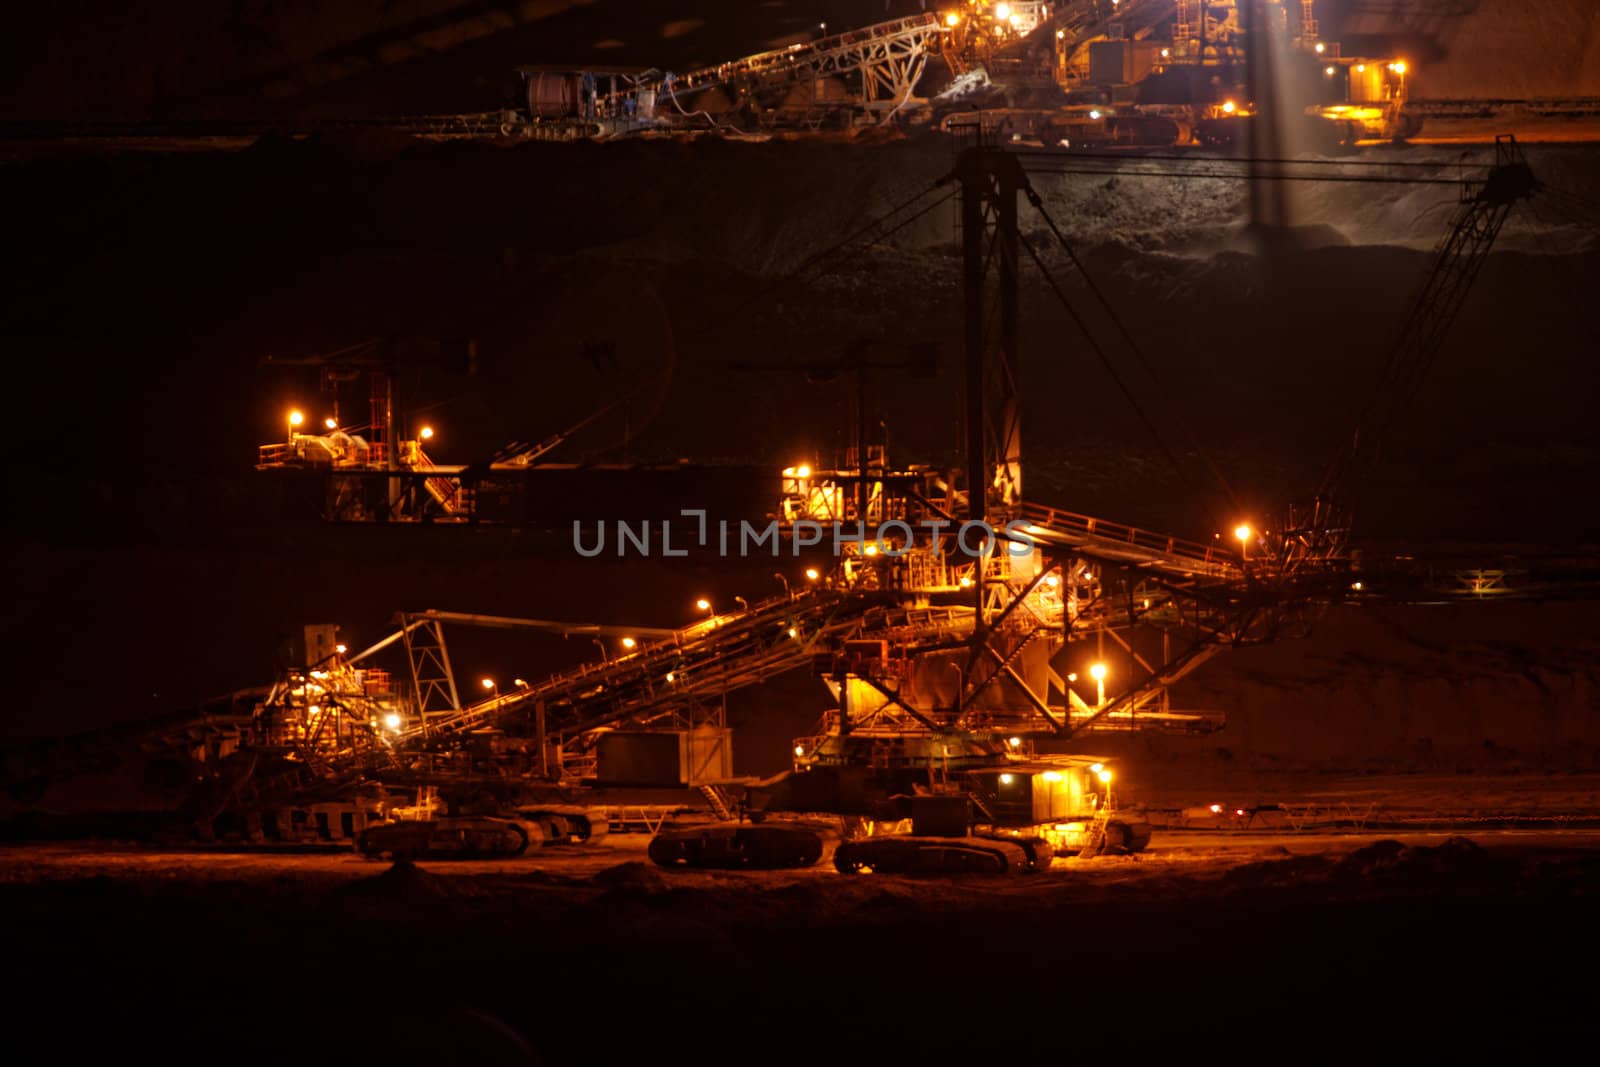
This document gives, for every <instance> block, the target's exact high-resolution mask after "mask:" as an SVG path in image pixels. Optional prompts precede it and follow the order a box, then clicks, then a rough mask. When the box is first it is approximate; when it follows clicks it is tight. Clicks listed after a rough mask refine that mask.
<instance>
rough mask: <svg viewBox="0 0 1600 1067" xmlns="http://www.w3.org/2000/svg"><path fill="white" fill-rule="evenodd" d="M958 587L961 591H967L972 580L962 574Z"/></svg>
mask: <svg viewBox="0 0 1600 1067" xmlns="http://www.w3.org/2000/svg"><path fill="white" fill-rule="evenodd" d="M960 585H961V588H963V589H969V588H971V587H972V579H971V578H969V577H968V576H967V575H965V574H963V575H962V576H961V582H960Z"/></svg>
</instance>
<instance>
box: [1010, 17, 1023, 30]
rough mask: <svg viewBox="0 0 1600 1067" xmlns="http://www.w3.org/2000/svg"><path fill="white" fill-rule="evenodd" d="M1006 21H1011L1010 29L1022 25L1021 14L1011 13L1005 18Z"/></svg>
mask: <svg viewBox="0 0 1600 1067" xmlns="http://www.w3.org/2000/svg"><path fill="white" fill-rule="evenodd" d="M1006 21H1007V22H1009V23H1011V28H1012V29H1016V28H1017V27H1018V26H1020V25H1022V16H1021V15H1012V16H1010V17H1009V18H1008V19H1006Z"/></svg>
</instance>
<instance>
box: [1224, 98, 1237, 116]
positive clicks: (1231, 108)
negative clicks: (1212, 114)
mask: <svg viewBox="0 0 1600 1067" xmlns="http://www.w3.org/2000/svg"><path fill="white" fill-rule="evenodd" d="M1237 110H1239V105H1238V104H1235V103H1234V102H1233V101H1232V100H1224V101H1223V102H1222V111H1223V114H1225V115H1231V114H1233V113H1234V112H1235V111H1237Z"/></svg>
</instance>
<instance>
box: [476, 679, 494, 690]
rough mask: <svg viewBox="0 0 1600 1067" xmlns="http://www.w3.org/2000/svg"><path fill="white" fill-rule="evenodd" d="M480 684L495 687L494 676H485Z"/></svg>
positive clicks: (490, 687) (488, 687) (486, 687)
mask: <svg viewBox="0 0 1600 1067" xmlns="http://www.w3.org/2000/svg"><path fill="white" fill-rule="evenodd" d="M478 684H479V685H481V686H483V687H484V688H485V689H493V688H494V679H493V678H484V679H482V680H481V681H480V682H479V683H478Z"/></svg>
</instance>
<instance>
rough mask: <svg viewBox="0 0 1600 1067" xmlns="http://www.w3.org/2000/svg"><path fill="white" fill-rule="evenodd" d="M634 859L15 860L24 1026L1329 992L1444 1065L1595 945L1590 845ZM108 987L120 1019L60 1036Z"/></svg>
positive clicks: (728, 1027) (213, 1036)
mask: <svg viewBox="0 0 1600 1067" xmlns="http://www.w3.org/2000/svg"><path fill="white" fill-rule="evenodd" d="M1167 839H1170V841H1169V840H1167ZM1180 839H1181V840H1180ZM639 855H640V853H639V849H638V847H637V844H635V843H631V842H623V843H620V844H615V845H608V846H605V847H603V848H601V849H599V850H596V851H595V852H594V853H592V854H588V855H577V854H574V855H573V856H571V857H570V858H560V859H556V858H554V857H553V856H552V855H542V856H540V857H538V858H537V859H533V860H527V861H518V862H514V863H500V864H424V865H423V867H422V868H421V869H415V868H410V869H407V868H389V867H386V866H385V865H381V864H373V863H366V862H363V861H360V860H357V859H355V858H353V857H350V856H348V855H328V856H298V857H289V856H273V857H265V856H261V855H248V856H241V855H228V854H215V855H209V856H195V855H177V854H158V853H149V852H144V851H138V850H131V849H119V848H114V847H113V848H103V847H101V848H85V847H81V846H53V847H43V848H28V849H17V848H10V849H6V850H4V852H3V853H0V863H3V872H4V875H3V879H0V901H3V903H4V905H5V907H6V909H7V914H8V916H10V921H9V922H8V923H7V926H6V930H5V933H4V935H3V945H4V948H5V950H6V952H7V956H8V959H9V960H10V965H11V966H12V967H13V968H14V969H15V970H16V971H17V972H19V973H24V974H27V975H29V976H30V980H29V982H28V983H27V984H25V985H23V986H21V987H19V988H20V996H18V995H14V996H13V998H12V1000H11V1003H10V1007H11V1009H12V1011H13V1013H14V1017H13V1022H12V1031H13V1040H15V1041H20V1042H22V1043H23V1045H24V1047H29V1046H32V1047H40V1046H39V1045H37V1044H35V1043H37V1042H43V1041H49V1042H51V1044H52V1045H53V1047H55V1048H57V1049H64V1050H68V1051H70V1052H71V1053H72V1054H73V1055H75V1056H76V1055H84V1056H86V1055H94V1054H99V1053H101V1052H103V1051H104V1050H106V1049H109V1048H110V1047H112V1046H116V1047H119V1048H122V1049H124V1050H127V1051H137V1052H140V1053H145V1054H148V1053H154V1052H156V1051H157V1050H159V1054H160V1055H161V1056H162V1057H163V1059H165V1060H166V1061H167V1062H185V1063H186V1062H214V1061H215V1060H216V1059H217V1058H222V1059H226V1060H229V1061H236V1062H274V1061H278V1060H280V1059H281V1058H282V1057H285V1056H289V1055H294V1056H296V1057H298V1058H301V1059H305V1058H307V1057H309V1058H310V1059H312V1060H321V1059H324V1058H334V1057H348V1056H360V1057H363V1058H380V1057H381V1058H382V1059H383V1060H384V1061H385V1062H402V1063H425V1062H426V1063H438V1062H492V1063H522V1064H536V1063H566V1062H592V1061H594V1060H597V1059H611V1058H615V1057H637V1056H665V1055H667V1054H669V1053H672V1052H673V1050H676V1049H680V1048H682V1047H683V1046H684V1045H686V1044H687V1045H693V1046H694V1047H696V1048H697V1049H699V1052H698V1053H697V1055H698V1056H699V1057H700V1058H703V1059H705V1060H706V1061H707V1062H711V1063H722V1062H730V1063H731V1062H748V1061H749V1059H750V1058H751V1057H756V1058H759V1059H761V1060H762V1061H763V1062H784V1063H787V1062H816V1058H817V1056H818V1055H819V1054H821V1053H820V1052H819V1048H821V1047H826V1046H834V1047H839V1046H843V1047H847V1048H849V1049H850V1050H851V1052H850V1055H851V1057H852V1058H853V1057H867V1056H872V1057H879V1056H887V1055H918V1056H921V1057H924V1058H932V1059H934V1060H936V1061H938V1060H943V1059H946V1058H948V1057H951V1056H955V1055H961V1056H971V1055H979V1054H982V1052H983V1051H984V1050H992V1048H993V1045H994V1043H995V1041H996V1040H999V1038H997V1036H996V1034H997V1033H998V1034H1005V1033H1008V1032H1012V1031H1013V1029H1014V1027H1015V1025H1016V1021H1015V1020H1016V1019H1017V1017H1018V1013H1021V1015H1022V1016H1023V1017H1027V1018H1032V1019H1033V1020H1034V1023H1033V1027H1032V1029H1031V1030H1029V1031H1027V1032H1031V1033H1036V1034H1037V1035H1038V1037H1037V1038H1036V1040H1037V1041H1040V1042H1043V1043H1044V1045H1043V1048H1052V1047H1059V1045H1060V1043H1061V1042H1063V1041H1069V1040H1070V1042H1071V1044H1072V1045H1073V1046H1074V1047H1077V1048H1093V1049H1102V1048H1104V1049H1112V1048H1127V1047H1129V1043H1130V1042H1133V1047H1137V1048H1139V1049H1141V1050H1142V1052H1144V1053H1154V1052H1157V1051H1161V1052H1165V1051H1167V1050H1168V1049H1169V1048H1175V1047H1177V1046H1179V1045H1188V1046H1190V1047H1193V1044H1194V1043H1195V1042H1201V1043H1211V1042H1216V1041H1228V1040H1231V1041H1234V1042H1236V1043H1237V1042H1240V1041H1244V1042H1245V1045H1244V1047H1241V1048H1240V1049H1239V1050H1238V1051H1237V1052H1236V1053H1235V1054H1234V1058H1235V1059H1237V1060H1240V1061H1242V1062H1265V1061H1267V1060H1269V1059H1273V1058H1274V1057H1275V1056H1279V1055H1281V1047H1282V1046H1281V1043H1282V1042H1285V1041H1292V1040H1293V1036H1294V1034H1295V1033H1296V1032H1297V1031H1298V1030H1299V1029H1301V1028H1302V1027H1303V1026H1304V1022H1305V1013H1306V1012H1307V1011H1318V1010H1320V1011H1324V1012H1325V1011H1328V1010H1334V1009H1336V1008H1339V1009H1342V1008H1346V1007H1352V1006H1353V1005H1354V1004H1355V1003H1360V1004H1363V1005H1366V1006H1368V1008H1369V1009H1370V1008H1374V1007H1378V1008H1384V1007H1387V1006H1391V1005H1395V1004H1400V1003H1403V1004H1404V1005H1405V1007H1406V1009H1407V1013H1408V1016H1407V1023H1406V1025H1405V1026H1404V1027H1401V1028H1398V1029H1396V1028H1386V1029H1385V1030H1384V1031H1383V1033H1384V1037H1383V1041H1384V1042H1385V1048H1386V1049H1388V1050H1389V1051H1391V1052H1393V1053H1395V1054H1428V1053H1431V1054H1440V1055H1450V1054H1461V1053H1465V1052H1468V1051H1469V1050H1470V1051H1481V1050H1482V1049H1483V1048H1485V1047H1497V1046H1496V1045H1495V1041H1496V1039H1495V1037H1494V1035H1483V1034H1481V1033H1480V1032H1478V1027H1477V1026H1475V1025H1474V1022H1475V1017H1476V1013H1477V1011H1478V1009H1477V1008H1475V1007H1474V1005H1475V1004H1476V1002H1477V997H1476V995H1475V994H1476V993H1477V992H1478V991H1479V990H1481V983H1482V977H1481V972H1482V971H1483V970H1485V969H1487V970H1489V971H1491V972H1499V971H1502V970H1505V969H1518V970H1523V971H1526V972H1530V973H1535V974H1537V973H1543V972H1544V971H1545V969H1546V968H1550V967H1552V966H1555V964H1556V961H1557V960H1558V959H1563V958H1566V959H1570V958H1571V957H1572V956H1573V955H1574V954H1577V955H1582V954H1584V953H1586V952H1588V951H1592V950H1593V948H1595V947H1596V933H1597V931H1596V929H1595V926H1594V924H1593V921H1592V918H1591V917H1590V915H1589V911H1590V909H1591V908H1592V905H1593V901H1592V894H1593V892H1594V888H1595V885H1596V884H1597V881H1596V879H1597V876H1600V835H1594V834H1576V833H1570V832H1569V833H1565V834H1550V833H1536V834H1481V835H1477V836H1475V838H1474V839H1473V840H1467V839H1464V838H1460V837H1448V836H1446V835H1443V834H1429V835H1406V836H1404V837H1403V839H1401V840H1393V839H1386V838H1376V837H1374V836H1372V835H1367V836H1350V837H1336V838H1327V837H1308V836H1304V835H1291V836H1253V835H1242V834H1233V835H1216V834H1199V835H1179V834H1171V835H1166V838H1164V839H1163V840H1162V841H1161V842H1159V843H1158V844H1157V845H1156V846H1154V847H1153V848H1152V850H1151V851H1150V852H1149V853H1147V854H1145V855H1142V856H1139V857H1126V858H1106V859H1098V860H1088V861H1078V860H1062V861H1059V862H1058V863H1057V864H1056V866H1055V867H1054V868H1052V870H1051V871H1050V872H1048V873H1046V874H1041V875H1036V876H1031V877H1025V878H1017V879H999V880H994V879H915V878H887V877H878V876H870V875H868V876H861V877H855V878H850V877H846V876H842V875H838V874H835V873H834V872H833V871H832V870H831V869H828V868H818V869H814V870H810V871H804V872H791V873H776V874H741V873H721V874H719V873H710V872H699V873H687V874H679V875H674V874H670V873H666V872H662V871H660V870H658V869H656V868H654V867H652V866H650V865H648V864H646V863H643V862H641V861H640V859H639V858H638V857H639ZM1486 927H1492V928H1493V931H1492V932H1489V931H1486V929H1485V928H1486ZM1469 961H1470V963H1471V967H1470V968H1469V969H1463V965H1465V964H1467V963H1468V962H1469ZM69 991H70V992H69ZM1580 1000H1581V997H1580V996H1579V994H1578V993H1577V991H1576V990H1575V989H1572V988H1571V987H1569V986H1561V985H1554V986H1546V985H1543V984H1540V985H1539V986H1538V987H1537V988H1535V987H1533V986H1528V985H1517V986H1514V987H1513V988H1511V989H1510V990H1508V991H1505V992H1502V993H1501V994H1500V995H1499V996H1498V997H1497V1008H1498V1010H1499V1011H1500V1012H1501V1013H1502V1014H1504V1015H1508V1016H1510V1017H1518V1013H1521V1012H1527V1011H1530V1010H1533V1007H1534V1005H1535V1004H1537V1005H1538V1010H1540V1011H1541V1012H1542V1013H1547V1014H1544V1015H1543V1016H1542V1017H1543V1018H1545V1019H1546V1022H1545V1024H1544V1025H1543V1026H1541V1027H1540V1029H1539V1030H1538V1032H1536V1033H1533V1034H1526V1033H1524V1034H1519V1035H1518V1038H1517V1042H1516V1043H1517V1046H1518V1048H1519V1049H1521V1050H1522V1052H1523V1053H1524V1054H1526V1055H1531V1056H1535V1057H1539V1058H1546V1057H1555V1058H1566V1057H1567V1056H1568V1055H1570V1054H1572V1053H1573V1052H1575V1051H1576V1049H1577V1047H1578V1046H1577V1045H1575V1044H1574V1043H1573V1042H1575V1041H1577V1040H1579V1035H1580V1033H1581V1032H1582V1024H1581V1023H1580V1021H1579V1018H1578V1016H1577V1015H1575V1014H1569V1013H1571V1012H1574V1011H1576V1010H1577V1006H1578V1003H1579V1001H1580ZM264 1004H274V1005H277V1008H276V1010H274V1011H273V1012H271V1014H270V1017H263V1015H262V1013H261V1010H260V1007H261V1006H262V1005H264ZM88 1005H92V1006H93V1007H92V1014H93V1016H94V1017H95V1019H96V1020H97V1021H98V1025H97V1026H95V1027H92V1028H87V1029H83V1028H79V1029H77V1030H73V1031H71V1032H70V1035H66V1036H64V1032H63V1030H62V1025H63V1024H64V1023H70V1022H71V1021H72V1020H73V1019H75V1018H77V1019H81V1018H82V1017H83V1013H84V1011H85V1008H86V1006H88ZM935 1010H937V1011H938V1013H939V1015H940V1016H943V1019H942V1020H941V1019H938V1018H936V1017H935V1016H932V1015H930V1014H929V1013H930V1012H933V1011H935ZM1152 1025H1154V1027H1155V1029H1153V1030H1149V1031H1146V1030H1144V1029H1143V1028H1144V1027H1148V1026H1152ZM1084 1030H1087V1033H1084V1032H1083V1031H1084ZM778 1034H782V1035H792V1037H790V1036H785V1038H783V1039H778V1038H777V1037H776V1036H775V1035H778ZM1370 1040H1372V1036H1370V1035H1369V1034H1368V1033H1367V1032H1365V1031H1361V1030H1354V1031H1342V1032H1340V1033H1337V1034H1334V1035H1332V1036H1331V1037H1328V1038H1325V1039H1323V1040H1319V1047H1322V1048H1324V1049H1325V1050H1327V1051H1330V1052H1332V1051H1335V1050H1337V1051H1339V1052H1341V1053H1343V1052H1347V1051H1354V1050H1356V1049H1357V1048H1360V1047H1362V1046H1364V1045H1366V1044H1367V1043H1368V1042H1369V1041H1370ZM63 1042H65V1044H63ZM674 1054H675V1053H674Z"/></svg>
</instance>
